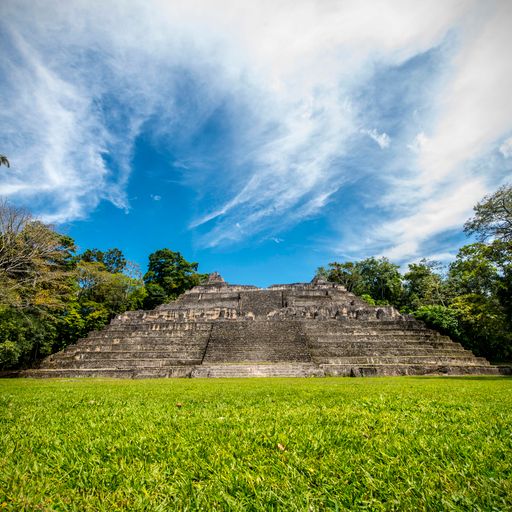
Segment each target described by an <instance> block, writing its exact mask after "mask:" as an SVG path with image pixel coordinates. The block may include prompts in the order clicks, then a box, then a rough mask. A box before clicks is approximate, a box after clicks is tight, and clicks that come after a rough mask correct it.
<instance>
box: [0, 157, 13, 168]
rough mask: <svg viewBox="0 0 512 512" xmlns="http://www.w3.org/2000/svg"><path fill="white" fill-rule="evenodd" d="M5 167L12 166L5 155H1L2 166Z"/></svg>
mask: <svg viewBox="0 0 512 512" xmlns="http://www.w3.org/2000/svg"><path fill="white" fill-rule="evenodd" d="M1 165H5V166H6V167H10V166H11V164H10V163H9V160H8V159H7V157H6V156H5V155H0V166H1Z"/></svg>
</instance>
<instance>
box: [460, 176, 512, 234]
mask: <svg viewBox="0 0 512 512" xmlns="http://www.w3.org/2000/svg"><path fill="white" fill-rule="evenodd" d="M473 210H474V211H475V215H474V217H472V218H471V219H469V220H468V221H467V222H466V223H465V224H464V231H465V232H466V233H468V234H469V235H471V234H476V235H477V237H478V239H479V240H480V241H482V242H483V241H485V240H488V239H490V238H492V239H497V240H501V241H503V242H512V185H503V186H502V187H500V188H499V189H498V190H497V191H496V192H494V194H492V195H490V196H486V197H484V198H483V199H482V201H480V202H479V203H478V204H477V205H476V206H475V207H474V208H473Z"/></svg>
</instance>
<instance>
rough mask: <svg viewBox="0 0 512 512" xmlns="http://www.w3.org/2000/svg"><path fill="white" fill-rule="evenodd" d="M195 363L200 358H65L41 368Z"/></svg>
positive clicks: (161, 365) (153, 366)
mask: <svg viewBox="0 0 512 512" xmlns="http://www.w3.org/2000/svg"><path fill="white" fill-rule="evenodd" d="M197 364H201V358H199V359H192V358H190V359H177V358H167V359H147V358H143V357H141V358H139V359H133V358H131V359H110V360H107V359H87V360H81V359H67V360H65V359H64V360H59V361H53V362H48V363H47V364H45V365H44V366H43V367H41V369H51V368H66V369H71V368H76V369H97V368H105V367H108V368H114V369H116V370H128V369H132V368H169V367H173V366H181V365H187V366H194V365H197Z"/></svg>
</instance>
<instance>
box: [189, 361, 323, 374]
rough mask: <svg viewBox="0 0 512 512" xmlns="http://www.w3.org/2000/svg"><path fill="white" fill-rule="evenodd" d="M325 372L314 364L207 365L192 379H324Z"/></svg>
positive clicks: (194, 371) (195, 370)
mask: <svg viewBox="0 0 512 512" xmlns="http://www.w3.org/2000/svg"><path fill="white" fill-rule="evenodd" d="M323 375H324V372H323V370H322V369H320V368H319V367H318V366H316V365H313V364H293V363H288V364H282V363H281V364H276V363H274V364H269V363H262V364H205V365H201V366H197V367H196V368H195V369H194V370H193V371H192V374H191V376H192V377H203V378H206V377H209V378H212V377H213V378H233V377H236V378H240V377H322V376H323Z"/></svg>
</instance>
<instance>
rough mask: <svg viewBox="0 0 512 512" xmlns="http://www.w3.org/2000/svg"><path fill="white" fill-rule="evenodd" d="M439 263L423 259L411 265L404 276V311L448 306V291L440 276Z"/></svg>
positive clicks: (440, 266) (440, 267)
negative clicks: (424, 307)
mask: <svg viewBox="0 0 512 512" xmlns="http://www.w3.org/2000/svg"><path fill="white" fill-rule="evenodd" d="M441 269H442V265H441V264H440V263H439V262H435V261H429V260H426V259H422V260H421V261H420V262H419V263H411V264H410V265H409V271H408V272H407V273H406V274H405V275H404V296H403V303H404V309H408V310H410V311H413V310H416V309H418V308H420V307H423V306H438V305H440V306H446V302H447V290H446V286H445V283H444V280H443V277H442V276H441V275H440V273H439V272H440V271H441Z"/></svg>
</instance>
